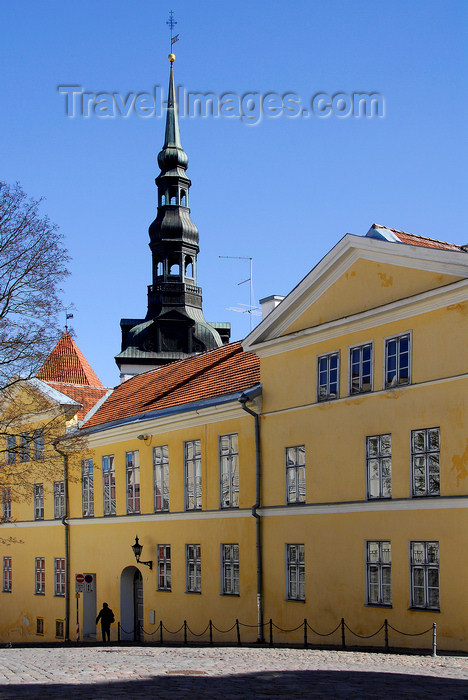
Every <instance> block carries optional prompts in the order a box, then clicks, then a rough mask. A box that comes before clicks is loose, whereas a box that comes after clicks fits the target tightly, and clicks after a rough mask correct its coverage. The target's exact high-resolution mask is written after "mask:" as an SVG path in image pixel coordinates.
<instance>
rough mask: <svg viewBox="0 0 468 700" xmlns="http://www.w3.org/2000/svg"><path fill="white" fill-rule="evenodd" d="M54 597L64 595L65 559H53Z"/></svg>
mask: <svg viewBox="0 0 468 700" xmlns="http://www.w3.org/2000/svg"><path fill="white" fill-rule="evenodd" d="M54 595H57V596H63V595H65V559H63V558H62V557H56V558H55V559H54Z"/></svg>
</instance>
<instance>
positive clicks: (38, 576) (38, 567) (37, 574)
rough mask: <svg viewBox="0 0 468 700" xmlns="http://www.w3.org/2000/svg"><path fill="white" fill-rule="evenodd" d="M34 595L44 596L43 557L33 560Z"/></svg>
mask: <svg viewBox="0 0 468 700" xmlns="http://www.w3.org/2000/svg"><path fill="white" fill-rule="evenodd" d="M34 593H35V594H36V595H45V557H35V559H34Z"/></svg>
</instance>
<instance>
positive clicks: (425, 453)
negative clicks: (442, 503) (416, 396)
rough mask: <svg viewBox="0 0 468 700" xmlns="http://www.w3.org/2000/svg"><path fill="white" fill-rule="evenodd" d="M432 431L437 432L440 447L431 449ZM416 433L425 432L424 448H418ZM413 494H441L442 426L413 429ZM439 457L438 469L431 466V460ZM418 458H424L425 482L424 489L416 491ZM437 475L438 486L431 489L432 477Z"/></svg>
mask: <svg viewBox="0 0 468 700" xmlns="http://www.w3.org/2000/svg"><path fill="white" fill-rule="evenodd" d="M431 432H437V436H438V448H437V449H431V448H430V446H429V445H430V443H429V434H430V433H431ZM416 433H424V449H423V450H416V449H415V445H414V441H415V440H414V439H415V436H416ZM410 449H411V496H412V497H413V498H424V497H427V496H440V428H439V427H435V428H417V429H416V430H412V431H411V446H410ZM435 457H437V462H436V463H437V470H435V469H433V468H431V461H432V460H434V458H435ZM417 460H423V462H424V464H423V469H424V475H423V477H422V479H423V483H424V491H418V492H417V491H416V470H417V469H418V465H417V464H416V461H417ZM434 475H437V478H438V487H437V488H436V489H434V488H432V489H431V477H432V478H434Z"/></svg>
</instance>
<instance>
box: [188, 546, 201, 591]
mask: <svg viewBox="0 0 468 700" xmlns="http://www.w3.org/2000/svg"><path fill="white" fill-rule="evenodd" d="M185 591H186V593H201V547H200V545H199V544H186V545H185Z"/></svg>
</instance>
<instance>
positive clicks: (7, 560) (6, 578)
mask: <svg viewBox="0 0 468 700" xmlns="http://www.w3.org/2000/svg"><path fill="white" fill-rule="evenodd" d="M12 571H13V566H12V558H11V557H3V587H2V590H3V592H4V593H11V591H12V588H13V574H12Z"/></svg>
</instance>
